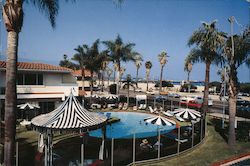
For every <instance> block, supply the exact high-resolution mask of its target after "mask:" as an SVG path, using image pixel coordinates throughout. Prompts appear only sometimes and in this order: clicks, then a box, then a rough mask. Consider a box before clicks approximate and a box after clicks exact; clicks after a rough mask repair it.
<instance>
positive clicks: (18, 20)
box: [3, 0, 59, 166]
mask: <svg viewBox="0 0 250 166" xmlns="http://www.w3.org/2000/svg"><path fill="white" fill-rule="evenodd" d="M23 2H24V0H6V1H5V4H4V6H3V19H4V23H5V26H6V30H7V51H6V52H7V61H6V63H7V64H6V90H5V115H4V119H5V139H4V141H5V142H4V165H5V166H12V165H14V161H15V160H14V149H15V135H16V105H17V93H16V77H17V60H18V41H19V32H20V31H21V29H22V25H23V16H24V13H23ZM29 2H32V3H31V4H33V5H35V6H36V7H38V8H39V9H40V11H41V12H43V13H44V14H45V15H46V16H48V19H49V21H50V23H51V25H52V27H55V20H56V16H57V14H58V9H59V1H48V0H39V1H37V0H29Z"/></svg>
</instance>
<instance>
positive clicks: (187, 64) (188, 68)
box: [184, 59, 193, 83]
mask: <svg viewBox="0 0 250 166" xmlns="http://www.w3.org/2000/svg"><path fill="white" fill-rule="evenodd" d="M192 69H193V64H192V63H190V62H187V59H186V60H185V65H184V71H186V72H187V82H188V83H189V81H190V73H191V71H192Z"/></svg>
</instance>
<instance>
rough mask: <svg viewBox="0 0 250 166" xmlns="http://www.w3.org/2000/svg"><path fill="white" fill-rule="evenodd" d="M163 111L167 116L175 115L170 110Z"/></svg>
mask: <svg viewBox="0 0 250 166" xmlns="http://www.w3.org/2000/svg"><path fill="white" fill-rule="evenodd" d="M162 113H163V114H164V115H166V116H169V117H172V116H174V115H173V114H172V113H171V112H170V111H162Z"/></svg>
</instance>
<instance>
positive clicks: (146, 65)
mask: <svg viewBox="0 0 250 166" xmlns="http://www.w3.org/2000/svg"><path fill="white" fill-rule="evenodd" d="M145 67H146V78H147V91H148V80H149V75H150V69H151V68H152V62H151V61H147V62H146V63H145Z"/></svg>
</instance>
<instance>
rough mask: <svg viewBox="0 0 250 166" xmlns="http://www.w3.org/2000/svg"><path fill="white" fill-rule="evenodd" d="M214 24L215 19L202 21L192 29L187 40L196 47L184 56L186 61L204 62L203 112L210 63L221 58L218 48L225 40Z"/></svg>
mask: <svg viewBox="0 0 250 166" xmlns="http://www.w3.org/2000/svg"><path fill="white" fill-rule="evenodd" d="M215 25H216V21H213V22H212V23H210V24H209V23H205V22H204V23H202V26H201V27H200V28H199V29H198V30H196V31H194V33H193V34H192V36H191V37H190V39H189V41H188V45H189V46H192V45H195V46H196V47H195V48H193V49H192V50H191V52H190V53H189V55H188V57H187V58H186V61H187V63H192V64H194V63H197V62H204V63H205V64H206V72H205V88H204V97H203V98H204V102H203V107H202V109H203V114H204V113H205V112H206V111H207V110H208V90H209V87H208V84H209V75H210V66H211V64H212V63H215V64H217V63H218V62H219V61H220V60H221V56H220V55H219V50H220V49H221V48H222V45H223V43H224V40H225V33H223V32H219V31H218V30H217V28H216V26H215Z"/></svg>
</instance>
